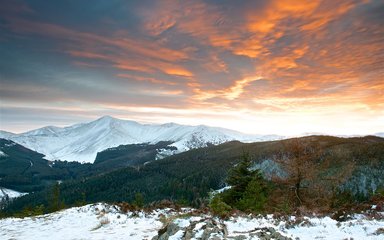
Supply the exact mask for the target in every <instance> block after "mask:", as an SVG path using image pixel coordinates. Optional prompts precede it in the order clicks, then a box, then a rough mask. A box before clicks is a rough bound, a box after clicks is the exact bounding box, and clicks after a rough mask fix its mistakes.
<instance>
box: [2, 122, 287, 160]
mask: <svg viewBox="0 0 384 240" xmlns="http://www.w3.org/2000/svg"><path fill="white" fill-rule="evenodd" d="M0 138H4V139H7V140H12V141H14V142H16V143H18V144H20V145H22V146H25V147H27V148H29V149H32V150H34V151H36V152H39V153H42V154H44V155H45V158H46V159H48V160H66V161H77V162H89V163H93V162H94V161H95V158H96V155H97V153H98V152H101V151H103V150H106V149H108V148H112V147H117V146H120V145H127V144H140V143H148V144H156V143H158V142H162V141H167V142H170V144H169V147H175V148H176V150H169V148H167V149H166V148H164V149H158V152H159V155H158V157H159V158H161V157H162V156H167V155H172V154H174V153H179V152H184V151H187V150H190V149H194V148H200V147H206V146H209V145H217V144H221V143H224V142H228V141H232V140H238V141H241V142H259V141H270V140H278V139H283V138H284V137H282V136H278V135H250V134H244V133H240V132H236V131H233V130H229V129H224V128H217V127H208V126H204V125H198V126H188V125H179V124H175V123H166V124H140V123H138V122H135V121H129V120H121V119H117V118H113V117H110V116H104V117H102V118H99V119H97V120H95V121H92V122H88V123H80V124H75V125H72V126H69V127H64V128H61V127H55V126H47V127H43V128H39V129H36V130H32V131H28V132H25V133H21V134H14V133H10V132H6V131H0ZM173 149H174V148H173Z"/></svg>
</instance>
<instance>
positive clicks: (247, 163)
mask: <svg viewBox="0 0 384 240" xmlns="http://www.w3.org/2000/svg"><path fill="white" fill-rule="evenodd" d="M251 166H252V161H251V158H250V156H249V153H243V156H242V160H241V162H240V163H239V164H238V165H237V166H235V167H234V168H233V169H231V170H230V171H229V173H228V178H227V183H228V184H229V185H231V189H229V190H227V191H224V192H223V193H221V194H220V195H221V197H222V199H223V201H224V203H226V204H227V205H229V206H230V207H232V208H237V209H239V210H242V211H253V212H260V211H261V210H262V209H263V207H264V204H265V203H266V199H267V185H266V182H265V180H264V179H263V177H262V175H261V172H260V170H258V169H256V170H251Z"/></svg>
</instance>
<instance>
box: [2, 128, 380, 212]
mask: <svg viewBox="0 0 384 240" xmlns="http://www.w3.org/2000/svg"><path fill="white" fill-rule="evenodd" d="M301 139H303V140H305V141H307V142H309V143H310V144H312V145H313V146H318V147H319V148H320V149H321V152H322V155H321V156H320V157H318V158H316V159H317V163H316V168H318V169H320V170H321V171H320V175H322V176H329V175H332V174H334V175H336V173H337V172H342V171H343V169H345V168H347V167H348V166H353V168H352V170H353V171H351V172H350V173H349V175H348V176H346V177H345V181H341V182H340V183H339V185H338V187H340V188H344V189H347V190H348V191H352V192H353V193H354V194H357V195H363V196H364V195H365V194H368V193H372V192H373V191H375V190H377V189H379V188H382V187H383V186H384V183H383V178H382V176H383V174H384V139H383V138H379V137H373V136H369V137H363V138H337V137H329V136H310V137H305V138H301ZM290 141H292V140H281V141H271V142H258V143H248V144H246V143H240V142H228V143H224V144H221V145H218V146H211V147H206V148H201V149H194V150H190V151H188V152H184V153H180V154H177V155H174V156H170V157H167V158H165V159H161V160H157V161H153V162H150V163H147V164H145V165H141V166H135V167H127V168H123V169H120V170H117V171H114V172H111V173H107V174H103V175H99V176H93V177H89V178H86V179H83V180H81V181H71V182H64V183H62V184H61V185H60V190H61V198H62V199H63V200H64V201H65V202H66V203H67V204H73V203H75V202H76V201H80V200H81V199H82V197H83V196H84V195H85V196H86V200H87V201H88V202H98V201H107V202H116V201H128V202H130V201H132V200H133V199H134V196H135V194H136V193H141V194H142V195H143V196H144V200H145V201H146V202H147V203H148V202H152V201H159V200H162V199H170V200H173V201H179V202H185V203H188V204H192V205H194V206H199V205H200V204H202V203H203V202H204V198H206V197H207V195H208V192H210V191H211V190H212V189H219V188H222V187H223V186H225V179H226V176H227V173H228V170H229V169H230V168H232V167H233V166H234V165H235V164H236V163H237V162H238V161H239V159H240V156H241V154H242V153H243V152H244V151H247V152H249V153H250V155H251V157H252V160H253V162H254V164H255V167H258V168H261V169H262V170H263V171H264V173H265V175H266V177H268V174H270V175H271V174H276V171H275V172H273V171H272V172H271V171H270V170H271V159H273V158H274V156H276V155H278V154H279V153H281V152H284V151H285V150H286V149H285V145H286V144H287V143H289V142H290ZM106 162H107V161H106ZM280 171H281V170H280ZM282 171H284V169H282ZM320 175H319V176H320ZM314 181H320V179H317V180H316V179H314ZM49 192H50V190H47V191H45V192H40V193H35V194H31V195H29V196H24V197H21V198H19V199H17V200H15V201H14V203H13V204H12V206H11V208H10V209H9V210H11V209H13V210H16V209H22V208H23V206H25V205H26V204H31V203H33V204H47V202H46V199H45V197H44V196H46V195H47V194H49ZM13 210H11V211H13Z"/></svg>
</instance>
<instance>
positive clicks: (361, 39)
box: [0, 0, 384, 134]
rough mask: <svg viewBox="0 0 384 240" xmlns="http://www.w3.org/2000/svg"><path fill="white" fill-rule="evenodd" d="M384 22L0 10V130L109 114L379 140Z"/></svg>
mask: <svg viewBox="0 0 384 240" xmlns="http://www.w3.org/2000/svg"><path fill="white" fill-rule="evenodd" d="M383 11H384V3H383V2H382V1H380V0H365V1H358V0H342V1H331V0H308V1H307V0H305V1H295V0H257V1H216V0H205V1H203V0H196V1H178V0H165V1H149V0H143V1H128V2H127V1H123V0H115V1H107V2H106V1H99V0H96V1H92V3H89V2H88V3H86V2H78V1H72V0H65V1H60V3H57V2H56V3H54V2H47V1H41V0H34V1H27V0H25V1H22V0H14V1H4V3H2V4H0V32H1V33H0V43H1V44H0V50H1V53H2V58H1V59H0V81H1V85H0V96H1V112H0V114H1V116H0V124H1V129H3V130H10V131H24V130H27V129H29V128H31V127H36V126H42V125H46V124H58V125H65V124H70V123H74V122H77V121H80V120H81V121H83V120H91V119H93V118H96V117H98V116H101V115H105V114H110V115H113V116H116V117H121V118H130V119H133V120H139V121H144V122H165V121H177V122H180V123H186V124H211V125H219V126H222V127H228V128H234V129H238V130H241V131H246V132H253V133H278V134H298V133H301V132H308V131H310V132H325V133H330V134H339V133H340V134H348V133H350V134H353V133H361V134H365V133H373V132H380V131H383V129H384V29H383V27H382V26H383V25H384V20H383V18H382V13H383Z"/></svg>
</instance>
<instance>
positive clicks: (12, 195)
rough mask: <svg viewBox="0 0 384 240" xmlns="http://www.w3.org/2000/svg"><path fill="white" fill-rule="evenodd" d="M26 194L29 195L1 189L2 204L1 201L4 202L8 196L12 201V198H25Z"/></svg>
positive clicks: (0, 198)
mask: <svg viewBox="0 0 384 240" xmlns="http://www.w3.org/2000/svg"><path fill="white" fill-rule="evenodd" d="M25 194H27V193H22V192H18V191H15V190H12V189H8V188H3V187H0V202H1V200H3V198H6V197H7V196H8V198H9V199H12V198H17V197H20V196H23V195H25Z"/></svg>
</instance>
